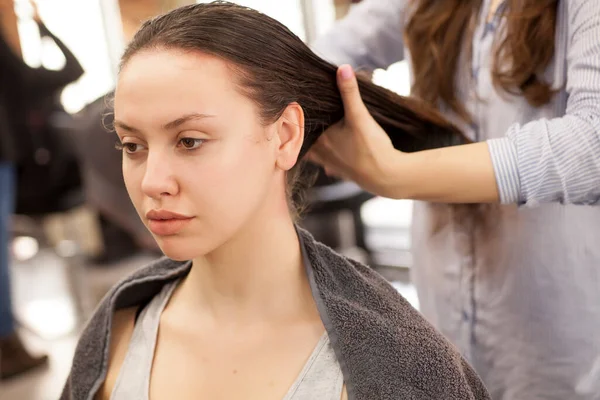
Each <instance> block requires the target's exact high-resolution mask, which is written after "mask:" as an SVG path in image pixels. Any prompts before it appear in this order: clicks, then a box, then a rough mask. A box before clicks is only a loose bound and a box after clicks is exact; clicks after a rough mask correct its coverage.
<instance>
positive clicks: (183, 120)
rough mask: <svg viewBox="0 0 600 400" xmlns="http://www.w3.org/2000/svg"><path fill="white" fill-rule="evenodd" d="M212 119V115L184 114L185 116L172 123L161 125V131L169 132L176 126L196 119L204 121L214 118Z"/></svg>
mask: <svg viewBox="0 0 600 400" xmlns="http://www.w3.org/2000/svg"><path fill="white" fill-rule="evenodd" d="M214 117H215V116H214V115H209V114H201V113H190V114H185V115H182V116H181V117H179V118H177V119H174V120H173V121H171V122H169V123H166V124H165V125H163V129H164V130H171V129H174V128H177V127H178V126H180V125H182V124H184V123H186V122H188V121H193V120H196V119H204V118H214Z"/></svg>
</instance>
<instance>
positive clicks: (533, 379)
mask: <svg viewBox="0 0 600 400" xmlns="http://www.w3.org/2000/svg"><path fill="white" fill-rule="evenodd" d="M409 3H410V1H409V0H364V1H363V2H362V3H360V4H359V5H357V6H355V7H354V8H353V10H352V11H351V12H350V14H349V15H348V16H347V17H346V18H345V19H344V20H342V21H340V22H339V23H337V24H336V25H335V26H334V28H333V29H332V30H331V31H330V32H329V33H328V34H326V35H325V36H323V37H321V38H320V39H319V40H318V41H317V42H316V43H314V44H313V49H314V50H315V51H316V52H317V53H318V54H320V55H322V56H323V57H325V58H327V59H329V60H331V61H332V62H334V63H336V64H343V63H350V64H352V65H353V66H355V67H363V68H367V69H374V68H386V67H388V66H389V65H390V64H392V63H394V62H397V61H400V60H402V59H407V60H408V61H409V64H410V55H409V54H408V51H407V49H406V48H405V47H404V45H403V42H402V36H403V35H402V32H403V29H404V22H405V20H406V18H407V12H406V11H407V5H408V4H409ZM483 3H484V4H483V7H482V10H481V14H480V16H479V21H478V24H477V28H476V31H475V34H474V36H473V43H472V44H473V57H472V59H470V60H466V59H465V58H464V57H463V60H464V63H463V65H462V67H461V68H459V72H458V74H457V76H456V77H455V79H456V80H457V89H458V92H459V93H458V95H459V98H460V99H461V100H462V101H464V102H465V104H466V105H467V108H468V110H469V111H470V112H471V113H472V115H473V116H474V120H475V123H474V124H472V125H470V126H466V125H465V124H464V123H461V122H460V121H458V120H457V118H456V117H455V116H454V115H452V114H451V113H449V112H446V115H447V116H448V117H449V118H450V119H452V120H454V121H455V122H457V123H458V124H459V125H460V126H461V127H462V128H463V129H464V131H465V132H466V133H467V135H469V136H470V137H471V138H472V139H474V140H488V143H489V148H490V151H491V154H492V159H493V163H494V168H495V172H496V178H497V181H498V184H499V189H500V194H501V199H502V202H503V203H505V205H504V206H489V207H487V209H486V210H485V211H483V213H482V214H480V216H479V217H476V216H474V213H472V212H471V213H470V212H464V210H462V211H461V209H460V208H457V207H452V206H448V205H443V204H438V205H433V204H427V203H422V202H415V209H414V216H413V222H412V252H413V256H414V266H413V270H412V274H413V279H414V282H415V284H416V285H417V289H418V293H419V300H420V304H421V311H422V312H423V313H424V314H425V316H426V317H427V318H428V319H429V320H430V321H432V322H433V323H434V324H435V325H436V327H438V328H439V329H440V330H441V331H442V332H443V333H444V334H445V335H446V336H448V337H449V338H450V339H451V340H452V341H453V342H454V343H455V344H456V345H457V346H458V347H459V348H460V349H461V351H462V352H463V354H465V356H466V357H467V358H468V359H469V361H470V362H471V363H472V364H473V366H474V367H475V368H476V370H477V371H478V372H479V374H480V375H481V376H482V378H483V380H484V382H485V383H486V385H487V386H488V388H489V389H490V393H491V395H492V398H494V399H500V400H503V399H504V400H508V399H510V400H513V399H514V400H517V399H519V400H520V399H536V398H540V399H542V398H543V399H550V400H553V399H555V400H562V399H578V400H582V399H585V400H592V399H594V400H597V399H600V207H587V206H573V205H567V206H561V205H559V204H543V205H540V204H541V203H547V202H549V201H553V200H554V201H559V202H563V203H578V204H597V203H599V202H600V0H560V1H559V5H558V7H559V9H558V18H557V29H556V47H555V57H554V60H553V62H552V63H551V65H550V66H549V67H548V68H547V70H546V72H545V78H546V79H547V80H548V81H550V82H552V84H553V86H554V87H555V88H558V89H559V91H558V94H557V95H556V96H555V97H554V98H553V100H552V101H551V102H550V103H549V104H547V105H545V106H543V107H540V108H534V107H531V106H530V105H529V104H528V103H527V101H526V100H525V99H524V98H522V97H519V96H513V95H508V94H505V93H498V92H497V91H496V90H495V89H494V87H493V85H492V82H491V74H490V66H491V61H492V54H493V43H494V39H495V37H496V36H497V35H498V34H499V33H498V32H500V31H499V29H498V27H499V26H501V24H502V23H503V21H502V20H501V19H500V18H499V17H498V16H499V15H500V14H499V13H498V14H497V15H496V18H495V19H494V20H493V21H492V22H491V23H487V21H486V19H487V18H486V17H487V15H488V11H489V9H490V0H484V2H483ZM502 7H503V5H501V6H500V9H501V8H502ZM457 45H459V44H457ZM443 111H446V110H443ZM510 203H513V205H510ZM514 203H519V204H526V205H529V206H533V205H538V206H537V207H517V206H516V205H514ZM481 215H483V218H482V217H481ZM435 226H438V227H441V229H437V230H436V229H435Z"/></svg>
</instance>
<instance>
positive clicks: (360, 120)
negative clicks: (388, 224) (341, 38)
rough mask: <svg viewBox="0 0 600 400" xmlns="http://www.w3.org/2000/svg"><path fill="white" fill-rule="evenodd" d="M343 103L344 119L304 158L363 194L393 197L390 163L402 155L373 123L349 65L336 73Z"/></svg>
mask: <svg viewBox="0 0 600 400" xmlns="http://www.w3.org/2000/svg"><path fill="white" fill-rule="evenodd" d="M337 79H338V87H339V89H340V93H341V95H342V100H343V102H344V113H345V116H344V119H342V120H341V121H340V122H338V123H336V124H335V125H332V126H331V127H330V128H329V129H327V130H326V131H325V132H324V133H323V135H321V137H320V138H319V140H318V141H317V143H315V145H314V146H313V148H312V149H311V151H310V152H309V154H308V157H309V160H310V161H312V162H314V163H316V164H319V165H321V166H323V167H324V169H325V172H326V173H327V175H329V176H334V177H338V178H342V179H347V180H352V181H354V182H356V183H357V184H359V185H360V186H362V187H363V188H364V189H365V190H367V191H369V192H371V193H373V194H376V195H379V196H386V197H393V196H392V192H395V190H396V188H391V187H390V184H391V183H390V182H391V181H392V179H390V177H391V176H390V174H393V173H394V166H393V162H394V160H395V159H396V158H397V157H398V156H401V155H402V153H400V152H399V151H397V150H396V149H394V147H393V146H392V142H391V140H390V138H389V137H388V135H387V134H386V133H385V132H384V130H383V129H382V128H381V127H380V126H379V124H377V122H376V121H375V120H374V119H373V117H372V116H371V114H370V113H369V111H368V110H367V108H366V106H365V105H364V103H363V101H362V99H361V97H360V93H359V90H358V83H357V81H356V76H355V74H354V72H353V70H352V68H351V67H350V66H349V65H343V66H341V67H340V68H339V69H338V73H337Z"/></svg>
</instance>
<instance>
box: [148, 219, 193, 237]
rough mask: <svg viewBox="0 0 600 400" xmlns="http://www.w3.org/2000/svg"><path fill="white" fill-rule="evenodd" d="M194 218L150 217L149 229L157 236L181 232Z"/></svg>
mask: <svg viewBox="0 0 600 400" xmlns="http://www.w3.org/2000/svg"><path fill="white" fill-rule="evenodd" d="M191 220H192V218H186V219H175V218H173V219H150V220H148V229H150V232H152V233H154V234H155V235H157V236H171V235H175V234H177V233H179V231H181V230H182V229H183V228H184V227H185V226H186V225H187V224H188V223H189V222H190V221H191Z"/></svg>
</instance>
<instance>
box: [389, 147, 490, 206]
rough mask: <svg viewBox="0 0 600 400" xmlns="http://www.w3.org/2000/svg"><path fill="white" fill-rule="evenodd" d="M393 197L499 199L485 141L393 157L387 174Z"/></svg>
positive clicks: (459, 200)
mask: <svg viewBox="0 0 600 400" xmlns="http://www.w3.org/2000/svg"><path fill="white" fill-rule="evenodd" d="M388 176H389V177H388V181H387V185H388V188H389V190H388V192H389V193H391V195H392V197H393V198H397V199H414V200H425V201H431V202H442V203H492V202H498V201H499V195H498V187H497V185H496V178H495V175H494V167H493V165H492V160H491V157H490V152H489V149H488V145H487V144H486V143H475V144H469V145H465V146H456V147H449V148H443V149H436V150H427V151H421V152H417V153H409V154H407V153H400V152H398V154H397V155H396V156H395V159H394V160H393V162H392V168H391V169H390V173H389V174H388Z"/></svg>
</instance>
